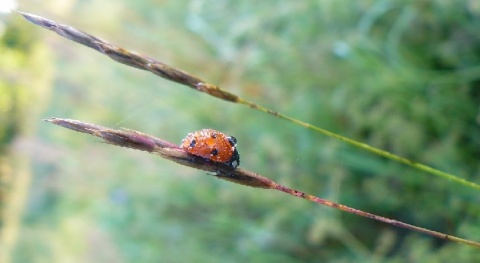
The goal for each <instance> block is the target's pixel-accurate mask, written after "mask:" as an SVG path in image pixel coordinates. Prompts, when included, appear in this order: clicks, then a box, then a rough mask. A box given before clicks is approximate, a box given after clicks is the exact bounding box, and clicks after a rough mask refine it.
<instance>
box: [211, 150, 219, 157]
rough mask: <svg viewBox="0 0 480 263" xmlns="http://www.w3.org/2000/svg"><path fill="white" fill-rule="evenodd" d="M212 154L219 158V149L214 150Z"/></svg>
mask: <svg viewBox="0 0 480 263" xmlns="http://www.w3.org/2000/svg"><path fill="white" fill-rule="evenodd" d="M210 153H211V154H212V155H213V156H217V155H218V150H217V149H213V150H212V151H211V152H210Z"/></svg>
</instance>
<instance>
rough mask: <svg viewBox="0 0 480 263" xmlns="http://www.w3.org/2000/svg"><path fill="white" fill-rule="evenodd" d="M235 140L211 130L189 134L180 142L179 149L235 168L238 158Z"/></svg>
mask: <svg viewBox="0 0 480 263" xmlns="http://www.w3.org/2000/svg"><path fill="white" fill-rule="evenodd" d="M236 146H237V139H235V137H232V136H228V135H226V134H224V133H222V132H219V131H216V130H212V129H202V130H199V131H196V132H191V133H189V134H187V136H186V137H185V138H184V139H183V140H182V144H181V147H182V149H184V150H185V151H187V152H188V153H190V154H193V155H197V156H200V157H203V158H205V159H208V160H210V161H213V162H219V163H224V164H227V165H228V166H230V167H232V168H237V167H238V165H239V164H240V156H239V155H238V152H237V148H236Z"/></svg>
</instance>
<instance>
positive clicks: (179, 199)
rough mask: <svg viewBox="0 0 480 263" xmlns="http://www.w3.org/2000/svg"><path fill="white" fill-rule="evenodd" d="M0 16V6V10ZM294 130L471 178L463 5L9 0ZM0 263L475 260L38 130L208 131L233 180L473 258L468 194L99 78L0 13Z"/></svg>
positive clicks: (324, 143) (475, 222)
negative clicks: (233, 156) (177, 71)
mask: <svg viewBox="0 0 480 263" xmlns="http://www.w3.org/2000/svg"><path fill="white" fill-rule="evenodd" d="M0 5H1V4H0ZM18 9H19V10H21V11H25V12H30V13H34V14H38V15H41V16H44V17H47V18H50V19H52V20H55V21H57V22H60V23H64V24H69V25H72V26H75V27H77V28H79V29H81V30H83V31H86V32H88V33H90V34H93V35H95V36H97V37H100V38H103V39H106V40H108V41H111V42H113V43H115V44H118V45H120V46H122V47H124V48H127V49H130V50H136V51H138V52H140V53H143V54H147V55H149V56H152V57H155V58H158V59H159V60H161V61H163V62H165V63H167V64H170V65H172V66H175V67H178V68H181V69H183V70H186V71H188V72H190V73H192V74H194V75H196V76H199V77H200V78H202V79H204V80H206V81H208V82H210V83H214V84H217V85H219V86H221V87H222V88H224V89H226V90H228V91H230V92H232V93H235V94H238V95H240V96H241V97H244V98H246V99H248V100H251V101H255V102H257V103H259V104H261V105H263V106H266V107H269V108H272V109H274V110H278V111H280V112H282V113H285V114H287V115H291V116H294V117H296V118H298V119H300V120H303V121H306V122H309V123H312V124H315V125H317V126H320V127H323V128H326V129H328V130H331V131H333V132H336V133H339V134H341V135H345V136H347V137H351V138H353V139H356V140H359V141H362V142H365V143H368V144H371V145H373V146H375V147H379V148H382V149H385V150H388V151H391V152H393V153H395V154H399V155H401V156H404V157H407V158H410V159H412V160H415V161H418V162H421V163H425V164H428V165H431V166H433V167H436V168H438V169H440V170H443V171H445V172H450V173H453V174H456V175H458V176H460V177H463V178H466V179H468V180H471V181H474V182H478V181H479V180H480V163H479V161H478V160H479V157H480V133H479V127H480V33H479V32H480V2H479V1H475V0H470V1H467V0H460V1H433V0H421V1H346V0H341V1H338V0H337V1H333V0H331V1H313V0H305V1H272V0H266V1H251V0H247V1H226V0H223V1H214V0H190V1H187V0H181V1H174V0H170V1H167V0H165V1H160V0H157V1H154V0H141V1H127V0H124V1H88V0H62V1H60V0H43V1H38V0H37V1H34V0H25V1H19V2H18ZM0 40H1V41H0V112H1V114H0V120H1V123H0V124H1V125H0V140H1V141H0V205H1V206H0V208H1V212H2V219H1V225H0V227H1V229H0V230H1V232H0V261H1V262H451V260H452V258H455V259H456V261H457V262H480V252H479V250H478V249H474V248H472V247H468V246H465V245H460V244H456V243H453V242H444V241H442V240H438V239H435V238H431V237H428V236H425V235H422V234H419V233H415V232H411V231H405V230H402V229H399V228H395V227H393V226H390V225H385V224H382V223H379V222H376V221H372V220H369V219H364V218H360V217H358V216H354V215H350V214H346V213H344V212H340V211H337V210H334V209H331V208H326V207H322V206H319V205H316V204H314V203H310V202H308V201H305V200H301V199H298V198H294V197H292V196H288V195H285V194H282V193H280V192H274V191H263V190H259V189H253V188H249V187H242V186H239V185H235V184H232V183H228V182H224V181H220V180H218V179H216V178H214V177H212V176H208V175H207V174H205V173H204V172H202V171H196V170H192V169H188V168H186V167H181V166H179V165H176V164H174V163H171V162H168V161H165V160H163V159H161V158H158V157H156V156H153V155H149V154H146V153H144V152H136V151H133V150H129V149H120V148H117V147H113V146H110V145H107V144H103V143H100V142H99V140H98V139H94V138H93V137H89V136H86V135H82V134H78V133H74V132H72V131H69V130H66V129H62V128H60V127H56V126H53V125H50V124H47V123H44V122H42V119H43V118H46V117H51V116H54V117H62V118H71V119H78V120H82V121H86V122H91V123H96V124H100V125H104V126H109V127H113V128H120V127H126V128H130V129H135V130H139V131H143V132H147V133H150V134H154V135H157V136H158V137H161V138H164V139H167V140H170V141H173V142H180V141H181V139H182V138H183V137H184V136H185V135H186V134H187V133H188V132H191V131H194V130H199V129H201V128H213V129H218V130H221V131H223V132H225V133H227V134H231V135H233V136H235V137H236V138H237V139H238V141H239V145H238V148H239V152H240V155H241V167H243V168H245V169H248V170H252V171H256V172H258V173H260V174H262V175H264V176H266V177H269V178H271V179H273V180H275V181H277V182H280V183H282V184H285V185H287V186H289V187H292V188H294V189H299V190H302V191H305V192H306V193H310V194H313V195H317V196H319V197H322V198H326V199H329V200H332V201H336V202H340V203H342V204H345V205H348V206H351V207H354V208H358V209H362V210H365V211H368V212H372V213H376V214H379V215H382V216H387V217H390V218H394V219H397V220H401V221H405V222H407V223H410V224H414V225H417V226H421V227H426V228H429V229H433V230H436V231H440V232H445V233H448V234H453V235H458V236H461V237H463V238H467V239H472V240H475V241H480V217H479V215H480V206H479V203H480V194H479V192H478V191H475V190H472V189H469V188H466V187H464V186H460V185H457V184H454V183H451V182H448V181H445V180H442V179H440V178H437V177H434V176H432V175H428V174H424V173H421V172H418V171H416V170H413V169H412V168H409V167H406V166H403V165H399V164H397V163H394V162H391V161H389V160H385V159H383V158H380V157H378V156H374V155H372V154H370V153H367V152H364V151H360V150H358V149H356V148H353V147H351V146H349V145H346V144H344V143H342V142H339V141H337V140H334V139H332V138H327V137H325V136H323V135H320V134H316V133H314V132H312V131H310V130H307V129H304V128H302V127H299V126H295V125H293V124H291V123H288V122H285V121H282V120H279V119H276V118H274V117H272V116H268V115H266V114H263V113H260V112H256V111H253V110H251V109H249V108H247V107H243V106H239V105H234V104H230V103H227V102H223V101H219V100H217V99H214V98H212V97H209V96H207V95H204V94H200V93H197V92H194V91H193V90H191V89H189V88H186V87H183V86H180V85H178V84H175V83H171V82H168V81H166V80H163V79H160V78H158V77H156V76H154V75H153V74H150V73H148V72H143V71H139V70H137V69H132V68H128V67H125V66H123V65H120V64H118V63H115V62H114V61H112V60H110V59H108V58H107V57H105V56H103V55H101V54H99V53H96V52H94V51H93V50H91V49H88V48H86V47H83V46H80V45H78V44H75V43H73V42H71V41H68V40H66V39H64V38H62V37H60V36H58V35H56V34H54V33H52V32H49V31H47V30H45V29H41V28H39V27H37V26H34V25H32V24H31V23H29V22H27V21H25V20H24V19H22V18H21V17H20V16H19V15H16V14H0Z"/></svg>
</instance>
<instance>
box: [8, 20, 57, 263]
mask: <svg viewBox="0 0 480 263" xmlns="http://www.w3.org/2000/svg"><path fill="white" fill-rule="evenodd" d="M49 51H50V50H49V49H48V48H46V47H45V43H43V41H42V40H41V39H39V36H38V35H37V34H35V32H34V31H33V30H31V29H25V28H23V21H21V20H20V19H18V20H15V19H10V17H6V16H2V15H0V54H1V59H0V124H1V125H0V262H6V263H7V262H10V260H11V255H12V251H13V249H14V248H15V244H16V240H17V238H18V232H19V226H20V225H21V218H22V212H23V210H24V206H25V203H26V198H27V192H28V188H29V183H30V181H31V177H32V173H31V169H30V158H29V156H28V155H26V154H25V153H24V151H23V150H24V149H21V148H22V146H21V145H24V143H23V142H25V141H26V140H28V139H27V138H29V137H30V136H32V134H34V133H35V130H36V126H37V125H36V124H37V123H38V118H39V113H40V112H41V111H42V110H43V109H44V106H45V104H46V101H47V99H48V98H49V97H50V92H49V91H50V89H51V84H52V75H53V65H52V63H51V62H50V61H49V58H50V56H51V55H50V54H49ZM32 80H34V81H33V82H31V81H32Z"/></svg>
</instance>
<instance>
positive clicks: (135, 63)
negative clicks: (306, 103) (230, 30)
mask: <svg viewBox="0 0 480 263" xmlns="http://www.w3.org/2000/svg"><path fill="white" fill-rule="evenodd" d="M18 13H19V14H21V15H22V16H23V17H24V18H25V19H27V20H28V21H30V22H32V23H34V24H36V25H39V26H41V27H44V28H46V29H48V30H52V31H54V32H56V33H57V34H59V35H60V36H63V37H65V38H68V39H70V40H72V41H75V42H77V43H80V44H82V45H85V46H87V47H90V48H92V49H95V50H96V51H98V52H101V53H103V54H105V55H107V56H108V57H110V58H111V59H113V60H115V61H117V62H119V63H122V64H125V65H128V66H131V67H135V68H138V69H143V70H147V71H150V72H152V73H153V74H156V75H158V76H160V77H162V78H165V79H168V80H170V81H174V82H177V83H179V84H182V85H186V86H189V87H191V88H193V89H195V90H197V91H200V92H204V93H207V94H209V95H211V96H214V97H217V98H219V99H222V100H225V101H229V102H234V103H238V104H243V105H247V106H248V107H250V108H252V109H256V110H259V111H261V112H264V113H268V114H270V115H273V116H275V117H278V118H281V119H284V120H287V121H289V122H292V123H294V124H297V125H300V126H302V127H305V128H306V129H310V130H313V131H315V132H318V133H321V134H324V135H326V136H329V137H332V138H335V139H338V140H341V141H343V142H345V143H348V144H351V145H353V146H355V147H358V148H360V149H363V150H366V151H369V152H371V153H374V154H377V155H380V156H383V157H385V158H387V159H390V160H393V161H396V162H399V163H403V164H405V165H408V166H410V167H412V168H414V169H417V170H420V171H423V172H425V173H429V174H432V175H436V176H439V177H441V178H443V179H446V180H450V181H452V182H455V183H459V184H462V185H464V186H467V187H471V188H474V189H478V190H480V184H477V183H474V182H471V181H468V180H466V179H463V178H460V177H458V176H456V175H453V174H450V173H446V172H442V171H440V170H438V169H435V168H432V167H430V166H428V165H425V164H422V163H419V162H414V161H412V160H409V159H407V158H404V157H401V156H398V155H395V154H393V153H390V152H388V151H384V150H381V149H379V148H375V147H373V146H370V145H368V144H365V143H361V142H358V141H356V140H353V139H350V138H347V137H344V136H341V135H338V134H336V133H333V132H330V131H328V130H325V129H322V128H320V127H317V126H315V125H312V124H310V123H306V122H303V121H300V120H297V119H295V118H293V117H290V116H287V115H284V114H281V113H278V112H275V111H272V110H270V109H267V108H265V107H262V106H260V105H258V104H255V103H253V102H250V101H247V100H244V99H242V98H240V97H238V96H237V95H235V94H232V93H230V92H227V91H224V90H222V89H220V88H219V87H218V86H215V85H212V84H209V83H207V82H204V81H203V80H201V79H200V78H197V77H195V76H193V75H191V74H189V73H187V72H185V71H182V70H179V69H176V68H173V67H170V66H168V65H166V64H164V63H162V62H160V61H157V60H155V59H153V58H150V57H148V56H144V55H140V54H137V53H135V52H132V51H128V50H126V49H123V48H120V47H118V46H116V45H114V44H111V43H109V42H107V41H105V40H102V39H99V38H97V37H95V36H92V35H89V34H87V33H85V32H82V31H80V30H77V29H75V28H73V27H70V26H68V25H62V24H58V23H56V22H54V21H51V20H48V19H46V18H43V17H40V16H36V15H32V14H28V13H23V12H18Z"/></svg>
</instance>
